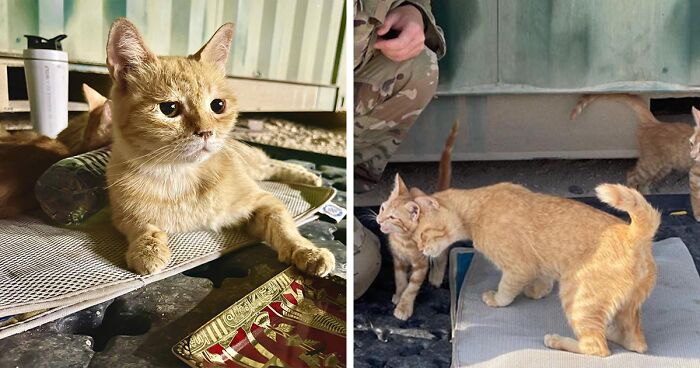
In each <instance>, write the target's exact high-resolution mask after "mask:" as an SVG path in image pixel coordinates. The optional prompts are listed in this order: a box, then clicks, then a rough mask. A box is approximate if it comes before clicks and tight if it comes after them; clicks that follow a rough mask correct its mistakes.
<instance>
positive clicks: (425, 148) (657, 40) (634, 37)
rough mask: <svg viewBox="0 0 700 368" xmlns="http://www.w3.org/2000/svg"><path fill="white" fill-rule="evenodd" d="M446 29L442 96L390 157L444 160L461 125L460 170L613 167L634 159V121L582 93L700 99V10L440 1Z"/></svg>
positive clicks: (625, 3) (633, 3)
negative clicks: (583, 99)
mask: <svg viewBox="0 0 700 368" xmlns="http://www.w3.org/2000/svg"><path fill="white" fill-rule="evenodd" d="M433 9H434V11H435V15H436V18H437V21H438V23H439V24H440V25H441V26H442V27H443V29H444V30H445V35H446V39H447V55H446V56H445V57H444V58H443V59H442V60H441V61H440V83H439V87H438V94H439V97H438V98H437V99H436V100H434V101H433V102H431V104H430V105H428V108H427V109H426V110H425V111H424V112H423V114H422V115H421V116H420V117H419V120H418V122H417V123H416V125H415V126H414V128H413V129H412V130H411V132H410V133H409V136H408V137H407V138H406V140H405V142H404V144H403V145H402V146H401V148H400V149H399V151H398V152H397V154H396V155H395V156H394V157H393V158H392V159H393V160H394V161H426V160H427V161H436V160H439V157H440V152H441V150H442V145H443V143H444V139H445V136H446V135H447V132H448V131H449V127H450V126H451V124H452V122H453V121H454V120H455V119H459V120H460V121H461V122H462V123H463V124H462V128H461V129H460V136H459V137H460V138H459V139H458V140H457V143H456V145H455V147H454V154H453V158H454V159H455V160H512V159H528V158H534V157H547V158H605V157H607V158H613V157H633V156H635V155H636V154H637V143H636V138H635V132H636V130H637V124H636V121H637V119H636V117H635V116H634V114H632V113H630V111H629V109H626V108H625V107H624V106H620V105H616V104H613V103H604V102H600V103H596V104H594V105H593V106H591V107H590V108H589V109H587V110H586V113H584V114H583V115H582V116H581V117H580V118H579V119H577V120H576V121H574V122H572V121H570V120H569V112H570V110H571V108H572V107H573V106H574V105H575V103H576V100H577V98H578V96H579V94H581V93H586V92H603V91H637V92H642V93H644V94H645V95H646V96H654V95H656V94H661V95H665V96H666V97H669V96H673V97H679V96H693V95H694V96H697V95H698V93H699V92H700V22H698V20H697V19H696V18H697V14H700V1H697V0H644V1H639V0H461V1H434V2H433Z"/></svg>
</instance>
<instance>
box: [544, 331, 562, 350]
mask: <svg viewBox="0 0 700 368" xmlns="http://www.w3.org/2000/svg"><path fill="white" fill-rule="evenodd" d="M561 339H562V337H561V336H559V335H557V334H547V335H544V346H546V347H548V348H550V349H557V350H561Z"/></svg>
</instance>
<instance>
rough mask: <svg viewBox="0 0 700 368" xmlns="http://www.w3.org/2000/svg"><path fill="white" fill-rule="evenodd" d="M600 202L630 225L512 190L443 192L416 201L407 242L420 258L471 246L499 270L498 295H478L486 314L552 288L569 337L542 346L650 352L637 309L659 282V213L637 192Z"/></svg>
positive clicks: (602, 189)
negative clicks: (654, 247)
mask: <svg viewBox="0 0 700 368" xmlns="http://www.w3.org/2000/svg"><path fill="white" fill-rule="evenodd" d="M596 192H597V194H598V198H599V199H600V200H601V201H603V202H605V203H607V204H609V205H610V206H612V207H614V208H617V209H619V210H621V211H626V212H627V213H629V214H630V217H631V223H629V224H628V223H626V222H624V221H622V220H620V219H619V218H617V217H614V216H612V215H609V214H607V213H605V212H603V211H600V210H597V209H595V208H593V207H590V206H587V205H585V204H582V203H580V202H577V201H573V200H570V199H565V198H559V197H554V196H550V195H545V194H539V193H534V192H531V191H529V190H528V189H526V188H524V187H522V186H520V185H515V184H511V183H502V184H496V185H492V186H487V187H483V188H478V189H472V190H457V189H450V190H446V191H442V192H438V193H435V194H434V195H432V196H423V197H416V198H414V201H415V202H416V203H417V204H418V205H419V207H420V211H421V213H422V214H423V215H422V216H421V217H420V220H419V222H418V224H417V225H415V226H414V232H413V234H414V241H415V242H416V244H418V246H419V247H420V249H421V251H423V252H424V253H425V254H427V255H436V254H439V253H440V252H442V251H444V250H445V249H446V248H447V247H448V246H449V245H450V244H452V243H453V242H455V241H459V240H464V239H471V240H473V242H474V247H475V248H476V249H477V250H479V251H480V252H482V253H483V254H484V255H485V256H486V257H488V258H489V259H490V260H491V261H492V262H493V263H494V264H495V265H496V266H497V267H498V268H499V269H500V270H501V271H502V272H503V276H502V278H501V280H500V283H499V285H498V289H497V290H490V291H486V292H484V293H483V295H482V299H483V301H484V303H486V304H487V305H489V306H492V307H505V306H507V305H509V304H510V303H511V302H512V301H513V300H514V299H515V298H516V297H517V296H518V295H519V294H520V293H521V292H522V293H524V294H525V295H526V296H528V297H530V298H535V299H539V298H542V297H544V296H546V295H547V294H549V292H550V291H551V289H552V285H553V283H554V281H555V280H558V281H559V286H560V293H559V294H560V298H561V303H562V306H563V309H564V312H565V314H566V317H567V318H568V321H569V324H570V325H571V328H572V329H573V331H574V334H575V335H576V339H572V338H568V337H562V336H558V335H546V336H545V339H544V342H545V345H546V346H548V347H550V348H554V349H562V350H567V351H571V352H575V353H582V354H589V355H598V356H607V355H609V354H610V351H609V349H608V345H607V340H611V341H615V342H617V343H619V344H621V345H622V346H624V347H625V348H626V349H628V350H632V351H636V352H640V353H643V352H645V351H646V350H647V345H646V340H645V338H644V334H643V331H642V325H641V320H640V315H641V314H640V313H641V312H640V308H641V306H642V303H643V302H644V301H645V300H646V298H647V297H648V296H649V294H650V293H651V290H652V288H653V287H654V283H655V280H656V266H655V263H654V259H653V256H652V253H651V243H652V239H653V236H654V233H655V232H656V230H657V228H658V226H659V224H660V215H659V213H658V212H657V211H656V210H655V209H654V208H653V207H652V206H651V205H650V204H649V203H648V202H647V201H646V200H645V199H644V197H643V196H642V195H641V194H640V193H639V192H637V191H636V190H634V189H631V188H627V187H625V186H623V185H620V184H603V185H600V186H598V187H597V188H596Z"/></svg>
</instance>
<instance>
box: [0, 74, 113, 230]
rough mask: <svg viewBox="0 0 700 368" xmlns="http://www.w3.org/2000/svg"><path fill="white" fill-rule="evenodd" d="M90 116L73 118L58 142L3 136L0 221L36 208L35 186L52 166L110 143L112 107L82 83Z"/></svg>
mask: <svg viewBox="0 0 700 368" xmlns="http://www.w3.org/2000/svg"><path fill="white" fill-rule="evenodd" d="M83 93H84V94H85V99H86V100H87V102H88V110H89V111H88V113H87V114H81V115H80V116H78V117H77V118H75V119H71V121H70V122H69V124H68V127H66V128H65V129H64V130H62V131H61V132H60V133H59V134H58V136H57V137H56V139H52V138H49V137H46V136H40V135H38V134H36V133H34V132H21V133H19V134H15V135H9V134H4V135H0V218H5V217H12V216H17V215H19V214H21V213H24V212H26V211H29V210H31V209H34V208H37V207H38V206H39V204H38V203H37V201H36V197H35V196H34V184H36V181H37V180H38V179H39V177H40V176H41V174H43V173H44V171H46V169H48V168H49V167H50V166H51V165H53V164H54V163H56V162H58V161H59V160H61V159H63V158H66V157H68V156H71V155H76V154H79V153H83V152H87V151H90V150H92V149H95V148H99V147H102V146H104V145H106V144H109V141H110V140H111V115H110V108H109V104H108V103H106V99H105V98H104V97H103V96H102V95H100V94H99V93H98V92H97V91H95V90H93V89H92V88H90V87H89V86H88V85H87V84H83Z"/></svg>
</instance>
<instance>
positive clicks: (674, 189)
mask: <svg viewBox="0 0 700 368" xmlns="http://www.w3.org/2000/svg"><path fill="white" fill-rule="evenodd" d="M635 161H636V160H634V159H630V160H625V159H616V160H612V159H611V160H531V161H477V162H454V163H453V164H452V187H454V188H476V187H480V186H484V185H489V184H495V183H499V182H503V181H510V182H514V183H518V184H522V185H524V186H526V187H528V188H530V189H532V190H534V191H538V192H544V193H550V194H555V195H560V196H565V197H591V196H594V189H595V187H596V185H598V184H600V183H604V182H608V183H610V182H614V183H624V182H625V175H626V173H627V171H629V170H630V169H631V168H632V167H634V163H635ZM396 173H399V174H401V177H402V178H403V179H404V181H405V182H406V184H407V185H409V186H413V187H418V188H421V189H423V190H424V191H426V192H428V193H430V192H434V191H435V190H436V185H437V163H424V162H422V163H390V164H389V165H388V166H387V168H386V170H385V171H384V176H383V177H382V180H381V182H380V183H379V185H378V186H377V188H376V189H374V190H372V191H370V192H367V193H363V194H360V195H356V196H355V206H376V205H379V204H380V203H381V202H383V201H384V200H385V199H386V198H387V197H388V196H389V193H390V192H391V189H392V188H393V185H394V184H393V183H394V175H395V174H396ZM653 193H655V194H685V193H688V177H687V174H681V173H672V174H671V175H669V176H668V177H666V178H665V179H664V180H663V181H662V182H660V183H658V185H657V186H656V188H655V189H654V190H653Z"/></svg>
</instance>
